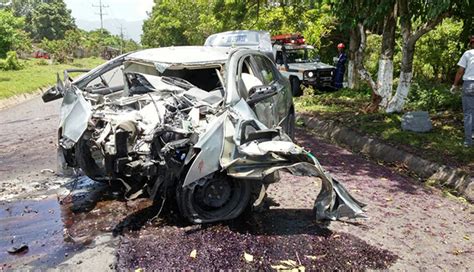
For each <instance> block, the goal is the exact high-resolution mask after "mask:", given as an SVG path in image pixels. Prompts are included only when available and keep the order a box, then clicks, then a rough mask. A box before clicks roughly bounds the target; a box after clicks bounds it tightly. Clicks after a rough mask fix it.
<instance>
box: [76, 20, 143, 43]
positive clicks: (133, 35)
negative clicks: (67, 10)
mask: <svg viewBox="0 0 474 272" xmlns="http://www.w3.org/2000/svg"><path fill="white" fill-rule="evenodd" d="M120 24H122V27H123V33H124V36H125V38H128V39H133V40H134V41H136V42H140V36H141V35H142V25H143V21H130V22H129V21H125V20H118V19H105V20H104V28H105V29H107V30H108V31H110V32H111V33H112V34H116V35H120ZM76 25H77V26H78V27H79V28H81V29H84V30H87V31H90V30H95V29H99V28H100V21H87V20H81V19H76Z"/></svg>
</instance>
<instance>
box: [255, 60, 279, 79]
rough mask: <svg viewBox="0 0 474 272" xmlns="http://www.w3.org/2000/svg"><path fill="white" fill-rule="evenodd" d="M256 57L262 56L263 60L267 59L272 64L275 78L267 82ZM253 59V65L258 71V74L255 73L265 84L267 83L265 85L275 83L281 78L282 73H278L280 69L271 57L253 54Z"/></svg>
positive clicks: (271, 67) (270, 66)
mask: <svg viewBox="0 0 474 272" xmlns="http://www.w3.org/2000/svg"><path fill="white" fill-rule="evenodd" d="M256 57H261V58H262V59H263V60H265V61H267V62H268V64H270V65H269V68H270V69H271V71H272V73H273V80H272V81H270V82H269V83H266V79H264V76H263V74H262V72H261V71H260V69H259V68H258V66H259V65H258V64H257V59H256ZM252 61H253V65H254V67H255V69H256V71H257V75H255V76H257V77H258V78H259V79H260V80H261V81H262V83H263V84H265V85H274V84H276V83H277V82H278V81H279V80H280V74H279V73H277V71H278V70H277V68H276V66H275V63H274V62H273V61H272V60H271V59H270V58H269V57H267V56H265V55H264V54H254V55H253V56H252Z"/></svg>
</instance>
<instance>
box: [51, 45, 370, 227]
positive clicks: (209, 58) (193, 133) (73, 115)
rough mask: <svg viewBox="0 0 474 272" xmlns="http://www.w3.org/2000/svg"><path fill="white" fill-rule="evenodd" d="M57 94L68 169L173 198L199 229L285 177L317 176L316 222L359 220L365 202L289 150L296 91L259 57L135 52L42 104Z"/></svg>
mask: <svg viewBox="0 0 474 272" xmlns="http://www.w3.org/2000/svg"><path fill="white" fill-rule="evenodd" d="M69 72H70V71H69ZM61 97H62V98H63V102H62V106H61V121H60V126H59V131H58V133H59V134H58V135H59V154H60V162H61V163H62V164H61V165H62V167H72V168H75V169H81V170H82V172H83V173H84V174H85V175H87V176H88V177H90V178H91V179H93V180H96V181H103V182H110V183H112V182H115V183H117V182H118V183H122V184H123V185H124V187H125V188H126V191H127V193H126V196H127V197H134V196H137V195H139V194H142V193H144V194H148V195H149V196H150V197H151V198H152V199H154V200H157V203H162V201H160V200H162V199H173V201H176V203H177V206H178V207H179V211H180V213H181V214H182V216H183V217H185V218H186V219H188V220H189V221H191V222H193V223H204V222H215V221H221V220H229V219H233V218H235V217H237V216H239V215H240V214H241V213H242V212H243V211H244V210H245V209H246V208H247V207H249V206H251V205H257V204H258V202H261V201H262V199H263V198H264V196H265V189H266V187H267V186H268V184H270V183H274V182H277V181H278V179H279V175H278V171H279V170H286V171H290V172H291V173H293V174H296V175H310V176H318V177H320V178H321V179H322V190H321V192H320V194H319V196H318V197H317V199H316V202H315V213H316V218H317V219H337V218H339V217H341V216H349V217H355V216H359V215H361V214H362V210H361V206H362V204H361V203H359V202H357V201H356V200H354V199H353V198H352V197H351V196H350V195H349V194H348V193H347V192H346V190H345V189H344V188H343V187H342V186H341V185H340V184H339V183H338V182H337V181H335V180H333V179H332V178H331V177H330V176H329V175H328V174H327V173H325V172H324V171H323V169H322V168H321V166H320V165H319V163H318V162H317V160H316V159H315V158H314V157H313V156H312V155H311V154H310V153H308V152H307V151H305V150H304V149H303V148H301V147H299V146H297V145H295V144H294V143H293V142H292V137H293V135H294V123H295V111H294V107H293V101H292V96H291V92H290V86H289V83H288V81H287V80H286V79H284V78H283V77H282V76H281V74H280V73H279V72H278V70H277V69H276V68H275V65H274V63H273V61H272V60H271V59H270V58H268V57H267V56H266V55H265V54H263V53H260V52H258V51H254V50H249V49H242V48H240V49H229V48H212V47H169V48H157V49H148V50H143V51H139V52H135V53H130V54H126V55H122V56H120V57H118V58H115V59H113V60H111V61H109V62H107V63H105V64H103V65H101V66H99V67H97V68H95V69H94V70H92V71H89V72H88V73H86V74H84V75H83V76H81V77H79V78H77V79H76V80H74V81H73V80H71V79H70V78H69V76H68V72H65V80H64V82H63V81H61V80H59V79H58V84H57V85H56V86H55V87H53V88H51V89H50V90H49V91H48V92H47V93H45V94H44V95H43V100H44V101H45V102H48V101H52V100H55V99H58V98H61ZM256 202H257V203H256Z"/></svg>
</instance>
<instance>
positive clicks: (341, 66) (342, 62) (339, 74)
mask: <svg viewBox="0 0 474 272" xmlns="http://www.w3.org/2000/svg"><path fill="white" fill-rule="evenodd" d="M344 48H345V46H344V44H343V43H340V44H338V45H337V52H338V54H339V55H338V57H337V62H336V71H335V73H334V87H335V88H336V89H341V88H342V82H343V81H344V73H345V72H346V62H347V55H346V53H344Z"/></svg>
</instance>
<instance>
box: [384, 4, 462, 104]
mask: <svg viewBox="0 0 474 272" xmlns="http://www.w3.org/2000/svg"><path fill="white" fill-rule="evenodd" d="M466 1H468V0H459V1H456V0H442V1H429V0H417V1H413V0H411V1H409V0H397V5H398V8H399V14H400V30H401V34H402V61H401V64H400V76H399V84H398V87H397V91H396V93H395V95H394V96H393V98H392V99H391V100H390V102H389V104H388V106H387V109H386V111H387V112H388V113H393V112H400V111H401V110H402V109H403V106H404V105H405V102H406V97H407V96H408V93H409V91H410V87H411V83H412V79H413V59H414V56H415V48H416V43H417V41H418V40H419V39H420V38H421V37H422V36H424V35H425V34H427V33H428V32H430V31H431V30H433V29H434V28H435V27H436V26H437V25H439V24H440V23H441V22H442V21H443V20H444V19H445V18H447V17H449V16H451V15H452V14H453V11H454V10H455V9H456V8H457V7H458V4H462V3H465V2H466Z"/></svg>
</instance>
